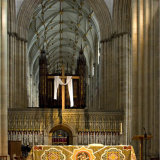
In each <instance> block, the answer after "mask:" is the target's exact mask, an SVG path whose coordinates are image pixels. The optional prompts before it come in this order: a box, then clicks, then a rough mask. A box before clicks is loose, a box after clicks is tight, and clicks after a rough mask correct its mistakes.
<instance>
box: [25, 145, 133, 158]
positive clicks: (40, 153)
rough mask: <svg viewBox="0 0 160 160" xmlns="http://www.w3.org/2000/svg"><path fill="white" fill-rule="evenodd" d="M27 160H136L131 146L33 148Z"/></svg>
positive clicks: (39, 146) (45, 146) (44, 146)
mask: <svg viewBox="0 0 160 160" xmlns="http://www.w3.org/2000/svg"><path fill="white" fill-rule="evenodd" d="M27 160H136V156H135V152H134V149H133V147H132V146H123V145H120V146H104V145H99V146H97V145H88V146H48V145H38V146H33V147H32V150H31V151H30V153H29V155H28V157H27Z"/></svg>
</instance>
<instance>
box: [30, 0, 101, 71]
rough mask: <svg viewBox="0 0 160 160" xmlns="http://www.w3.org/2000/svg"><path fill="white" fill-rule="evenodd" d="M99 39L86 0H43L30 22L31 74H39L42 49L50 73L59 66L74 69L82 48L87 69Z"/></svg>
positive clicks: (95, 24)
mask: <svg viewBox="0 0 160 160" xmlns="http://www.w3.org/2000/svg"><path fill="white" fill-rule="evenodd" d="M98 39H99V29H98V24H97V21H96V18H95V16H94V13H93V11H92V9H91V8H90V7H89V6H88V4H87V2H86V1H85V0H43V1H42V2H41V4H40V5H39V6H38V7H37V8H36V10H35V12H34V14H33V17H32V20H31V22H30V30H29V37H28V42H29V46H28V48H29V50H28V56H29V62H30V66H31V67H30V70H31V72H34V73H37V72H38V68H39V67H38V64H39V63H38V62H39V55H40V50H41V49H42V48H44V49H45V50H46V53H47V60H48V71H49V73H54V71H55V69H56V67H57V64H60V63H65V64H67V65H68V66H69V67H70V68H71V67H72V69H75V67H76V60H77V57H78V55H79V51H80V49H81V46H82V48H83V50H84V54H85V56H86V60H87V64H88V66H90V63H91V61H92V60H91V59H92V58H93V57H94V54H95V53H97V45H96V43H98ZM67 65H66V66H67Z"/></svg>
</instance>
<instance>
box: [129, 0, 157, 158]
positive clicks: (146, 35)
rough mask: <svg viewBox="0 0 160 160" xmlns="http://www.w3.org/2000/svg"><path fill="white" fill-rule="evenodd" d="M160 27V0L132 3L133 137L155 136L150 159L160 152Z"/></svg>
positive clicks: (148, 146) (148, 151) (149, 145)
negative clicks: (142, 135) (159, 149)
mask: <svg viewBox="0 0 160 160" xmlns="http://www.w3.org/2000/svg"><path fill="white" fill-rule="evenodd" d="M159 28H160V1H159V0H154V1H150V0H145V1H141V0H138V1H132V55H133V61H132V63H133V65H132V68H133V76H132V77H133V80H132V82H133V83H132V84H133V86H132V88H133V92H132V95H133V107H132V108H133V111H132V119H133V120H132V129H133V130H132V135H140V134H144V128H145V129H146V132H147V133H148V134H151V135H152V136H153V137H152V140H148V143H147V144H148V145H147V155H148V156H149V157H150V158H152V157H153V158H157V157H158V153H159V151H158V148H159V141H158V140H159V138H158V137H159V96H160V94H159V88H160V85H159V84H160V83H159V74H160V72H159V68H160V67H159V63H160V61H159V58H160V56H159V55H160V49H159V42H160V39H159V33H160V30H159ZM135 146H136V147H135ZM134 147H135V148H138V144H137V143H136V142H135V145H134Z"/></svg>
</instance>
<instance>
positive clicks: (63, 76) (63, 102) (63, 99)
mask: <svg viewBox="0 0 160 160" xmlns="http://www.w3.org/2000/svg"><path fill="white" fill-rule="evenodd" d="M59 78H61V79H62V82H63V83H65V79H67V76H65V68H64V64H63V65H62V75H61V76H59ZM48 79H54V76H48ZM72 79H80V77H79V76H72ZM61 92H62V110H64V109H65V86H63V85H62V90H61Z"/></svg>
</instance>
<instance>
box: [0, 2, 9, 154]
mask: <svg viewBox="0 0 160 160" xmlns="http://www.w3.org/2000/svg"><path fill="white" fill-rule="evenodd" d="M0 17H1V28H0V32H1V34H0V75H1V76H0V77H1V78H0V84H1V85H0V86H1V88H0V92H1V94H0V102H1V105H0V119H1V120H0V155H1V156H7V155H8V124H7V122H8V121H7V110H8V90H7V82H8V79H7V1H6V0H1V2H0Z"/></svg>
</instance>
